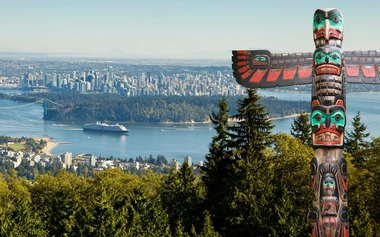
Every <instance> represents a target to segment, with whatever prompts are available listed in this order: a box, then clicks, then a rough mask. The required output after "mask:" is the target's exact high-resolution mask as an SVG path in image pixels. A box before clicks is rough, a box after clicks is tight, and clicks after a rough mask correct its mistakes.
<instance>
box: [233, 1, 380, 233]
mask: <svg viewBox="0 0 380 237" xmlns="http://www.w3.org/2000/svg"><path fill="white" fill-rule="evenodd" d="M313 37H314V43H315V47H316V48H315V50H314V52H313V53H311V52H310V53H289V54H271V53H270V52H269V51H268V50H234V51H232V54H233V56H232V69H233V71H234V77H235V78H236V81H237V82H238V83H239V84H241V85H243V86H245V87H248V88H269V87H277V86H291V85H304V84H312V93H311V119H310V120H311V125H312V137H313V148H314V158H313V159H312V161H311V187H312V191H313V193H314V199H313V212H312V218H311V219H312V236H313V237H317V236H318V237H320V236H323V237H347V236H349V220H348V207H347V190H348V180H347V164H346V160H345V158H344V157H343V145H344V143H343V140H344V131H345V126H346V96H345V84H346V83H368V84H370V83H372V84H380V77H379V75H380V73H379V72H380V51H375V50H369V51H345V52H343V51H342V49H341V47H342V43H343V16H342V13H341V12H340V11H339V10H338V9H335V8H331V9H317V10H316V11H315V13H314V18H313Z"/></svg>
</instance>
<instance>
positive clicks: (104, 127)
mask: <svg viewBox="0 0 380 237" xmlns="http://www.w3.org/2000/svg"><path fill="white" fill-rule="evenodd" d="M83 131H95V132H113V133H128V132H129V129H127V128H126V127H124V126H123V125H120V124H118V123H116V124H114V125H110V124H107V123H101V122H96V123H88V124H85V125H84V126H83Z"/></svg>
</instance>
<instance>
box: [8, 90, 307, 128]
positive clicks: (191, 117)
mask: <svg viewBox="0 0 380 237" xmlns="http://www.w3.org/2000/svg"><path fill="white" fill-rule="evenodd" d="M1 96H2V98H7V99H13V100H17V101H23V102H34V101H37V100H41V99H43V98H47V99H49V100H51V101H54V102H56V103H58V104H61V105H62V106H58V105H56V104H53V103H50V102H48V103H47V105H48V109H47V114H46V115H45V116H44V119H45V120H80V121H90V122H93V121H117V122H151V123H156V122H157V123H159V122H190V121H194V122H205V121H208V120H209V114H210V111H213V110H215V109H217V106H218V101H219V100H220V99H221V97H220V96H212V97H209V96H187V97H183V96H135V97H122V96H119V95H115V94H80V93H78V92H69V91H67V92H62V93H29V94H22V95H17V96H8V95H5V94H2V95H1ZM239 99H241V97H228V98H227V100H228V103H229V105H230V115H233V114H235V113H236V110H237V107H238V104H237V101H238V100H239ZM261 103H262V104H264V105H265V106H267V111H268V112H269V117H272V118H274V117H281V116H286V115H291V114H295V113H300V112H301V111H309V110H310V102H307V101H282V100H278V99H277V98H274V97H269V98H267V97H265V98H262V99H261Z"/></svg>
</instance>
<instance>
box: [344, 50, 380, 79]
mask: <svg viewBox="0 0 380 237" xmlns="http://www.w3.org/2000/svg"><path fill="white" fill-rule="evenodd" d="M344 67H345V71H346V82H347V83H365V84H380V51H376V50H367V51H344Z"/></svg>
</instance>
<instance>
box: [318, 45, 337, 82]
mask: <svg viewBox="0 0 380 237" xmlns="http://www.w3.org/2000/svg"><path fill="white" fill-rule="evenodd" d="M342 66H343V56H342V50H341V49H340V48H337V47H331V46H324V47H319V48H317V49H316V50H315V51H314V68H315V74H316V75H323V74H327V75H331V74H332V75H341V72H342Z"/></svg>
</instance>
